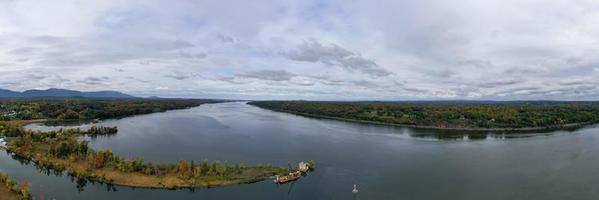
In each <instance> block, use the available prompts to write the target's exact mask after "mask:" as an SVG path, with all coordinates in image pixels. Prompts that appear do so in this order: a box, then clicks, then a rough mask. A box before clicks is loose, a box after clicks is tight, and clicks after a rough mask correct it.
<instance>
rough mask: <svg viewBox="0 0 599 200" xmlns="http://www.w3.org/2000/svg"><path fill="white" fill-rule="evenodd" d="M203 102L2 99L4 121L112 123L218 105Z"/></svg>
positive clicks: (0, 109) (173, 100)
mask: <svg viewBox="0 0 599 200" xmlns="http://www.w3.org/2000/svg"><path fill="white" fill-rule="evenodd" d="M214 102H218V101H217V100H201V99H104V100H103V99H76V98H68V99H36V98H33V99H0V121H7V120H32V119H53V120H82V119H108V118H118V117H125V116H130V115H137V114H147V113H154V112H162V111H166V110H173V109H184V108H190V107H195V106H199V105H201V104H203V103H214Z"/></svg>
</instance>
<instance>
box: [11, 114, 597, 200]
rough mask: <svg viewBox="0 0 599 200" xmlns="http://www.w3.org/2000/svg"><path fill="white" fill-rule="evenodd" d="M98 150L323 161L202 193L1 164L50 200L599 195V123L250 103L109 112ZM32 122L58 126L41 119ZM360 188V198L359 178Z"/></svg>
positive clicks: (155, 157) (156, 157) (170, 157)
mask: <svg viewBox="0 0 599 200" xmlns="http://www.w3.org/2000/svg"><path fill="white" fill-rule="evenodd" d="M100 125H107V126H118V128H119V133H118V134H117V135H115V136H110V137H99V138H95V139H90V140H91V142H90V144H91V146H92V147H93V148H96V149H112V150H113V151H114V152H115V153H116V154H119V155H122V156H125V157H129V158H133V157H140V158H143V159H144V160H146V161H153V162H176V161H178V160H181V159H185V160H200V159H204V158H206V159H209V160H217V159H218V160H221V161H225V160H226V161H227V162H229V163H245V164H248V165H253V164H260V163H265V164H266V163H268V164H273V165H282V166H286V165H287V164H288V163H297V162H298V161H301V160H308V159H313V160H316V162H317V169H316V171H314V172H313V173H311V174H309V175H308V176H307V177H303V178H301V179H300V180H299V181H297V182H295V183H293V184H286V185H275V184H273V183H272V182H271V181H263V182H259V183H255V184H249V185H234V186H226V187H219V188H210V189H207V188H203V189H196V190H195V191H190V190H151V189H132V188H128V187H115V188H109V187H107V186H106V185H104V184H98V183H96V184H93V183H85V182H84V181H79V182H78V181H77V180H76V179H73V178H70V177H68V176H66V175H46V174H45V173H41V172H39V171H38V170H37V169H36V168H35V167H34V166H32V165H28V164H21V163H19V162H18V161H16V160H14V159H12V158H11V157H10V156H9V155H7V154H5V153H0V171H3V172H6V173H8V174H9V175H11V176H12V177H14V178H16V179H18V180H28V181H30V182H31V185H32V186H33V187H32V189H33V193H34V194H35V195H36V196H40V195H43V196H44V198H45V199H51V198H55V199H598V198H599V189H598V188H599V128H596V127H589V128H584V129H579V130H576V131H558V132H554V133H551V134H538V135H537V134H532V135H531V134H528V135H526V136H533V137H516V138H509V139H506V136H505V135H497V134H474V135H472V134H470V135H467V134H446V133H442V132H437V131H431V130H418V129H409V128H399V127H387V126H379V125H366V124H356V123H347V122H340V121H333V120H323V119H311V118H305V117H300V116H295V115H291V114H285V113H278V112H272V111H268V110H264V109H260V108H257V107H254V106H250V105H246V104H245V103H242V102H234V103H220V104H206V105H202V106H200V107H196V108H192V109H187V110H176V111H169V112H164V113H155V114H149V115H140V116H134V117H128V118H123V119H118V120H108V121H104V122H101V123H100ZM28 128H32V129H49V128H50V127H44V126H41V125H35V124H34V125H29V126H28ZM354 183H355V184H358V189H359V193H358V194H357V195H355V196H354V195H352V193H351V190H352V185H353V184H354Z"/></svg>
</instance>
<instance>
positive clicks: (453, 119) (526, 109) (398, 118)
mask: <svg viewBox="0 0 599 200" xmlns="http://www.w3.org/2000/svg"><path fill="white" fill-rule="evenodd" d="M249 104H252V105H255V106H259V107H262V108H267V109H272V110H276V111H283V112H292V113H298V114H308V115H317V116H323V117H334V118H343V119H351V120H362V121H372V122H381V123H389V124H400V125H411V126H426V127H440V128H527V127H560V126H566V125H571V124H588V123H597V122H599V103H597V102H509V103H484V102H477V103H467V102H466V103H430V102H429V103H426V102H424V103H417V102H322V101H321V102H317V101H257V102H250V103H249Z"/></svg>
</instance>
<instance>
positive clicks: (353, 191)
mask: <svg viewBox="0 0 599 200" xmlns="http://www.w3.org/2000/svg"><path fill="white" fill-rule="evenodd" d="M351 193H354V194H358V188H357V186H356V184H354V189H353V190H352V191H351Z"/></svg>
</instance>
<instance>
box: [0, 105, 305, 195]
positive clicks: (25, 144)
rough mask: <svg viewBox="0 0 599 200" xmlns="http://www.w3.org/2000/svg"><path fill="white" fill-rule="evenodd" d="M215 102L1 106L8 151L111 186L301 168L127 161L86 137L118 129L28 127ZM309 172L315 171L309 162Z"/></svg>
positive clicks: (202, 181)
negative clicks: (95, 146) (28, 127)
mask: <svg viewBox="0 0 599 200" xmlns="http://www.w3.org/2000/svg"><path fill="white" fill-rule="evenodd" d="M217 102H219V101H214V100H182V99H170V100H167V99H160V100H146V99H144V100H139V99H137V100H131V99H128V100H82V99H78V100H64V99H60V100H16V101H8V102H3V103H2V109H5V110H10V111H9V113H12V114H11V115H10V116H5V117H6V118H5V120H3V121H0V138H5V139H6V141H7V143H6V144H5V145H3V146H1V148H3V149H5V150H6V151H8V152H9V153H11V154H12V155H13V157H15V158H18V159H23V160H27V161H31V162H33V163H34V164H35V165H36V166H37V167H39V168H43V169H49V170H54V171H59V172H62V171H66V172H67V173H68V174H70V175H73V176H75V177H78V178H85V179H88V180H93V181H96V182H103V183H107V184H111V185H121V186H130V187H141V188H167V189H174V188H195V187H216V186H223V185H231V184H242V183H253V182H257V181H262V180H266V179H271V178H274V177H276V176H285V175H288V174H290V173H292V172H295V171H297V170H296V169H293V168H289V167H287V166H285V167H279V166H272V165H268V164H266V165H257V166H245V165H243V164H230V163H227V162H221V161H218V160H215V161H208V160H206V159H204V160H195V161H194V160H190V161H188V160H180V161H179V162H177V163H152V162H146V161H143V160H142V159H141V158H135V159H125V158H123V157H120V156H119V155H115V154H114V153H112V151H110V150H95V149H92V148H90V147H89V146H88V142H87V141H85V140H83V139H82V137H84V136H85V137H92V138H93V137H110V135H113V134H117V132H118V127H104V126H92V127H91V128H88V129H79V128H76V129H60V130H54V131H45V132H42V131H32V130H26V129H24V128H23V126H24V125H26V124H29V123H32V122H40V121H44V122H52V121H53V120H59V119H60V120H65V119H72V120H91V119H108V118H114V117H125V116H130V115H136V114H145V113H152V112H161V111H166V110H172V109H182V108H189V107H193V106H199V105H201V104H204V103H217ZM7 118H8V119H7ZM308 163H310V166H309V168H310V169H313V168H314V162H313V161H310V162H308Z"/></svg>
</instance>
